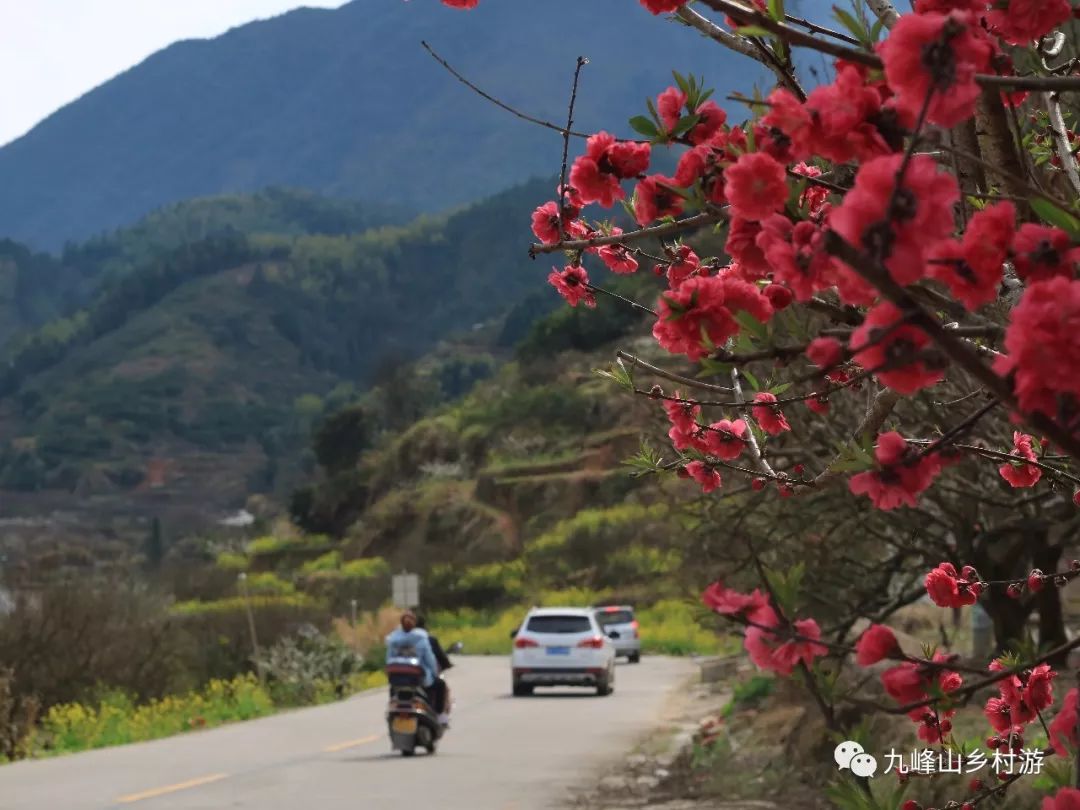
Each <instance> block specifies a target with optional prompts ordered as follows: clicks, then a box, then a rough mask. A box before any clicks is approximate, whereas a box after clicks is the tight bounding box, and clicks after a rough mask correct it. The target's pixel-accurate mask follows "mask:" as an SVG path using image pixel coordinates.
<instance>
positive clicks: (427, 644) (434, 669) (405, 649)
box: [386, 610, 448, 725]
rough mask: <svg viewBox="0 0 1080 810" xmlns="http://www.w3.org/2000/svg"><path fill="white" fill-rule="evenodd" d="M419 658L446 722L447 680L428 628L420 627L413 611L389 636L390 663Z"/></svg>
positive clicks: (435, 706) (437, 708)
mask: <svg viewBox="0 0 1080 810" xmlns="http://www.w3.org/2000/svg"><path fill="white" fill-rule="evenodd" d="M401 658H415V659H417V660H418V661H419V662H420V667H421V668H422V669H423V670H424V680H423V685H424V688H425V689H427V690H428V691H429V692H430V693H431V697H432V702H433V703H434V706H433V708H434V709H435V711H436V713H438V714H439V721H440V722H442V723H443V724H444V725H445V724H446V721H447V720H448V718H447V717H446V682H445V681H443V680H442V678H440V677H439V663H438V661H437V660H436V659H435V653H434V651H433V650H432V649H431V641H430V640H429V639H428V634H427V631H426V630H422V629H421V628H419V627H417V626H416V614H415V613H413V612H412V611H411V610H407V611H405V613H403V614H402V616H401V627H399V628H398V629H396V630H394V632H392V633H391V634H390V635H388V636H387V637H386V663H387V664H389V663H391V661H393V659H401Z"/></svg>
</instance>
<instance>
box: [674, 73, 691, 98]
mask: <svg viewBox="0 0 1080 810" xmlns="http://www.w3.org/2000/svg"><path fill="white" fill-rule="evenodd" d="M671 75H672V76H673V77H674V78H675V84H676V85H678V87H679V89H680V90H682V92H683V93H684V94H685V95H687V96H689V95H690V90H691V87H690V83H689V82H687V81H686V77H685V76H683V75H682V74H681V73H679V72H678V71H677V70H673V71H671Z"/></svg>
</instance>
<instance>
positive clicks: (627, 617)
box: [596, 610, 634, 627]
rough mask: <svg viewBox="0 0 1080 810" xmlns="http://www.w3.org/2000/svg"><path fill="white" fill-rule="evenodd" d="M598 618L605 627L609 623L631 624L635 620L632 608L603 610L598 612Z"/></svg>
mask: <svg viewBox="0 0 1080 810" xmlns="http://www.w3.org/2000/svg"><path fill="white" fill-rule="evenodd" d="M596 620H597V621H598V622H600V624H601V625H603V626H604V627H607V626H608V625H609V624H630V622H632V621H633V620H634V613H633V611H630V610H601V611H600V612H598V613H597V614H596Z"/></svg>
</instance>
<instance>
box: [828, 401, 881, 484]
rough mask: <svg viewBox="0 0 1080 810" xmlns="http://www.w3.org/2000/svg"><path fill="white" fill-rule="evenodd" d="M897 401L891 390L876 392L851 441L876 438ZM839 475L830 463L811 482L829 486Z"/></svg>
mask: <svg viewBox="0 0 1080 810" xmlns="http://www.w3.org/2000/svg"><path fill="white" fill-rule="evenodd" d="M899 401H900V395H899V394H898V393H896V392H895V391H893V390H892V389H891V388H883V389H882V390H880V391H878V393H877V396H875V397H874V404H873V405H871V406H870V411H869V413H867V414H866V417H865V418H864V419H863V421H862V423H861V424H860V425H859V426H858V427H857V428H856V429H855V433H854V434H853V435H852V439H853V440H854V441H856V442H857V441H859V440H860V439H861V438H862V437H863V436H876V435H877V433H878V431H879V430H881V426H882V425H884V424H885V420H886V419H888V418H889V414H891V413H892V411H893V408H895V407H896V404H897V403H898V402H899ZM839 475H840V473H838V472H836V471H835V470H834V469H833V464H832V462H830V463H829V466H828V467H826V468H825V470H824V471H823V472H821V473H820V474H819V475H818V476H817V477H816V478H815V479H814V480H813V486H815V487H821V486H825V485H826V484H830V483H832V482H833V480H835V479H836V478H838V477H839Z"/></svg>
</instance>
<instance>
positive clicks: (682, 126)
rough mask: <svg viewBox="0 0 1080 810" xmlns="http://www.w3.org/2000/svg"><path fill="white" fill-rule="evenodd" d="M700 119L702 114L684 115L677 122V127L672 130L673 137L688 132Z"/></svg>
mask: <svg viewBox="0 0 1080 810" xmlns="http://www.w3.org/2000/svg"><path fill="white" fill-rule="evenodd" d="M700 120H701V116H700V115H684V116H683V117H682V118H680V119H679V120H678V121H677V122H676V124H675V128H674V129H672V130H671V136H672V137H673V138H677V137H679V136H680V135H684V134H686V133H687V132H689V131H690V130H691V129H693V128H694V126H695V125H696V124H697V122H698V121H700Z"/></svg>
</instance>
